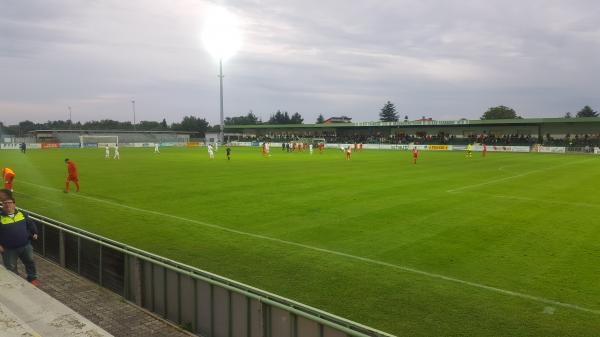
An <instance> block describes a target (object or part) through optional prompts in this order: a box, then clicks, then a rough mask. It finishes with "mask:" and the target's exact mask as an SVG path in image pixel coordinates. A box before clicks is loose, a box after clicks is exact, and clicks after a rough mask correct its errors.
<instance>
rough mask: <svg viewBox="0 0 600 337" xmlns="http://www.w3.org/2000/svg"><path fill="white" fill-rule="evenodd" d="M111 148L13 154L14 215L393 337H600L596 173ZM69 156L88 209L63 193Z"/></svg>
mask: <svg viewBox="0 0 600 337" xmlns="http://www.w3.org/2000/svg"><path fill="white" fill-rule="evenodd" d="M103 151H104V150H102V149H94V150H90V149H84V150H44V151H41V150H40V151H29V152H28V153H27V154H26V155H22V154H20V153H18V152H16V151H14V152H13V151H2V152H0V165H2V166H11V167H13V168H14V169H15V171H16V174H17V177H16V180H15V189H16V191H17V192H18V193H17V194H16V196H17V198H18V200H17V202H18V204H19V206H20V207H24V208H27V209H31V210H32V211H35V212H39V213H41V214H45V215H47V216H49V217H52V218H55V219H58V220H61V221H64V222H66V223H69V224H71V225H74V226H78V227H81V228H84V229H86V230H90V231H93V232H95V233H98V234H100V235H103V236H107V237H109V238H112V239H115V240H118V241H122V242H124V243H127V244H131V245H134V246H136V247H138V248H141V249H145V250H148V251H151V252H154V253H157V254H161V255H164V256H166V257H169V258H172V259H175V260H178V261H181V262H184V263H187V264H190V265H194V266H197V267H199V268H202V269H205V270H208V271H210V272H214V273H217V274H221V275H223V276H226V277H230V278H233V279H236V280H239V281H241V282H245V283H247V284H250V285H252V286H256V287H259V288H262V289H265V290H267V291H271V292H274V293H277V294H280V295H283V296H286V297H290V298H292V299H294V300H297V301H300V302H304V303H306V304H309V305H312V306H315V307H318V308H321V309H324V310H327V311H330V312H332V313H335V314H337V315H341V316H344V317H348V318H349V319H352V320H355V321H358V322H360V323H363V324H367V325H370V326H373V327H375V328H378V329H381V330H384V331H388V332H390V333H393V334H396V335H398V336H597V334H598V331H600V288H599V287H598V279H600V271H599V268H598V265H600V246H599V245H598V242H600V229H599V227H598V223H599V220H600V216H599V215H598V211H599V210H600V195H598V193H597V189H598V183H597V182H598V181H600V170H599V168H600V158H596V157H588V156H566V155H540V154H500V153H488V158H485V159H483V158H481V157H480V154H475V156H474V158H473V159H472V160H466V159H465V158H464V156H463V154H462V153H459V152H449V153H431V152H423V153H421V156H420V159H419V163H418V164H417V165H413V164H412V162H411V154H410V153H408V152H376V151H365V152H363V153H359V154H355V155H354V156H353V158H352V160H351V161H349V162H347V161H346V160H344V156H343V154H342V153H340V152H339V151H336V150H332V149H329V150H326V153H325V154H323V155H319V154H318V153H316V154H314V155H312V156H310V155H309V154H307V153H302V154H297V153H290V154H288V153H283V152H281V151H280V149H274V151H273V153H274V154H273V156H272V157H270V158H262V157H261V156H260V152H259V151H258V149H256V148H253V149H250V148H234V149H233V159H232V160H231V161H230V162H227V160H225V154H224V149H221V150H220V151H219V152H218V153H217V156H216V159H215V160H214V161H209V160H208V155H207V154H206V151H205V150H204V149H174V148H173V149H166V148H165V149H161V151H162V153H161V154H160V155H154V154H153V153H152V149H128V148H124V149H121V158H122V159H121V160H120V161H115V160H105V159H104V158H103ZM65 157H69V158H71V159H73V160H74V161H75V162H76V163H77V165H78V168H79V175H80V180H81V185H82V192H81V193H80V194H75V193H69V194H64V193H63V192H62V190H63V189H64V178H65V175H66V167H65V165H64V163H63V160H64V158H65ZM124 206H128V207H124ZM144 210H151V211H155V212H159V213H164V215H157V214H156V213H150V212H145V211H144ZM169 215H175V216H178V217H181V218H185V219H189V220H182V219H175V218H173V217H171V216H169ZM206 224H210V225H217V226H222V227H223V228H230V229H235V230H236V231H240V232H244V233H249V234H252V235H254V234H256V235H259V236H263V238H261V237H257V236H251V235H244V234H241V233H232V232H229V231H225V230H222V229H219V228H215V227H212V226H207V225H206ZM268 238H273V239H277V240H279V241H273V240H269V239H268ZM295 243H298V244H301V245H304V246H299V245H295ZM312 247H314V248H318V249H319V250H316V249H313V248H312ZM328 251H329V252H328ZM343 254H346V255H345V256H344V255H343ZM404 267H408V268H414V269H416V270H418V271H424V272H427V273H431V274H436V275H443V276H448V277H451V278H454V279H457V280H464V281H467V282H472V283H473V284H471V285H470V284H465V283H459V282H455V281H451V280H444V279H440V278H439V277H436V276H435V275H427V274H422V273H415V272H411V271H407V270H406V269H404ZM42 277H43V275H42ZM474 285H485V286H489V287H495V288H500V289H505V290H510V291H513V292H518V293H520V294H526V295H528V296H532V298H523V297H518V296H513V295H514V294H513V295H511V294H506V293H501V292H498V291H493V290H490V289H484V288H481V287H476V286H474ZM533 297H535V298H533ZM543 299H548V300H552V301H559V302H564V303H568V304H573V305H577V306H579V307H580V308H579V309H577V308H575V309H574V308H566V307H564V306H560V305H555V304H552V303H544V302H543ZM585 309H589V310H591V311H585Z"/></svg>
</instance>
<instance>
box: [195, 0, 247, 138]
mask: <svg viewBox="0 0 600 337" xmlns="http://www.w3.org/2000/svg"><path fill="white" fill-rule="evenodd" d="M202 39H203V42H204V45H205V47H206V49H208V51H209V52H210V54H212V56H213V57H214V58H215V59H218V60H219V75H218V77H219V122H220V127H219V137H218V141H219V142H220V143H224V142H225V131H224V129H225V112H224V109H223V77H224V76H223V61H227V59H228V58H230V57H231V56H233V54H234V53H235V52H236V50H237V49H239V47H240V43H241V37H240V33H239V31H238V25H237V20H236V18H235V16H233V15H232V14H230V13H229V12H227V10H225V9H224V8H215V9H214V10H213V13H212V15H210V16H208V17H207V21H206V23H205V25H204V31H203V33H202Z"/></svg>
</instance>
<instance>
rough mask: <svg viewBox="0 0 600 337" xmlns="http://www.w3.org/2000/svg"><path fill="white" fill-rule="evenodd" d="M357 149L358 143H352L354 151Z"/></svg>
mask: <svg viewBox="0 0 600 337" xmlns="http://www.w3.org/2000/svg"><path fill="white" fill-rule="evenodd" d="M356 151H358V143H354V152H356Z"/></svg>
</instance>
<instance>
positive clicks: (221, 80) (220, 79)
mask: <svg viewBox="0 0 600 337" xmlns="http://www.w3.org/2000/svg"><path fill="white" fill-rule="evenodd" d="M219 82H220V85H221V91H220V93H221V125H220V126H221V132H219V143H221V144H223V143H224V142H225V131H224V126H223V58H219Z"/></svg>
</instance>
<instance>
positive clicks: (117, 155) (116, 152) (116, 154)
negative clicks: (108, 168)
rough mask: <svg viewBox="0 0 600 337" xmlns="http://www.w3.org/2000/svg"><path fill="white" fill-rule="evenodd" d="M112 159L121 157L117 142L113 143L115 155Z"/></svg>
mask: <svg viewBox="0 0 600 337" xmlns="http://www.w3.org/2000/svg"><path fill="white" fill-rule="evenodd" d="M113 159H121V155H120V154H119V144H117V145H115V155H114V156H113Z"/></svg>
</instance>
